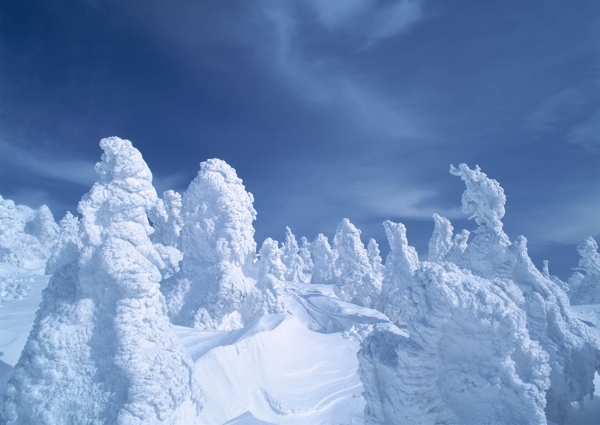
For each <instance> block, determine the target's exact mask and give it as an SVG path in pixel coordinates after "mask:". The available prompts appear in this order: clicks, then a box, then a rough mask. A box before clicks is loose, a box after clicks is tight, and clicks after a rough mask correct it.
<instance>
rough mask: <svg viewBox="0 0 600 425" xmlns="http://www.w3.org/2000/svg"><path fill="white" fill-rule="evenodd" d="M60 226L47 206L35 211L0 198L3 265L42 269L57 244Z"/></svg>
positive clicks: (0, 240)
mask: <svg viewBox="0 0 600 425" xmlns="http://www.w3.org/2000/svg"><path fill="white" fill-rule="evenodd" d="M57 235H58V226H57V224H56V223H55V222H54V218H53V217H52V213H51V212H50V210H49V209H48V207H47V206H45V205H42V206H41V207H40V208H39V209H37V210H33V209H31V208H29V207H27V206H25V205H15V203H14V202H13V201H11V200H9V199H4V198H2V196H0V262H2V263H8V264H12V265H15V266H19V267H24V268H33V269H35V268H39V267H40V264H41V263H43V262H44V261H46V260H47V259H48V257H49V256H50V250H51V249H52V246H53V245H54V243H55V242H56V238H57Z"/></svg>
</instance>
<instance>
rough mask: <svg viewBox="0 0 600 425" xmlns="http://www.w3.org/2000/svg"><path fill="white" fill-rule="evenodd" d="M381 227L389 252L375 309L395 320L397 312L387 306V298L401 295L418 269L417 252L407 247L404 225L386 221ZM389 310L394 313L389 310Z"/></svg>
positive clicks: (390, 306) (391, 306)
mask: <svg viewBox="0 0 600 425" xmlns="http://www.w3.org/2000/svg"><path fill="white" fill-rule="evenodd" d="M383 227H384V228H385V234H386V235H387V238H388V242H389V244H390V252H389V254H388V255H387V258H386V260H385V277H384V279H383V285H382V290H381V296H380V298H379V301H378V303H377V309H379V310H380V311H383V312H386V310H387V312H386V314H388V316H391V317H390V318H391V319H392V320H395V319H397V313H398V312H397V311H395V310H396V309H395V307H394V306H393V305H389V304H390V303H389V298H390V296H391V295H392V293H393V292H398V293H399V294H401V293H402V291H403V290H404V289H405V288H406V287H407V285H408V283H409V282H410V279H411V278H412V276H413V275H414V274H415V271H416V270H417V269H418V268H419V264H420V262H419V255H418V254H417V250H416V249H415V248H413V247H412V246H410V245H408V239H407V237H406V227H405V226H404V224H402V223H394V222H392V221H389V220H386V221H385V222H384V223H383ZM392 304H395V303H393V302H392ZM390 308H392V310H393V311H394V313H392V312H391V311H390V310H389V309H390Z"/></svg>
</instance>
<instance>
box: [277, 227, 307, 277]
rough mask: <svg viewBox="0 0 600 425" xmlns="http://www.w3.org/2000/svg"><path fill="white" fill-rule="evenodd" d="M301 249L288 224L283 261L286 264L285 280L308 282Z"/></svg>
mask: <svg viewBox="0 0 600 425" xmlns="http://www.w3.org/2000/svg"><path fill="white" fill-rule="evenodd" d="M299 251H300V248H298V243H297V242H296V237H295V236H294V234H293V233H292V230H291V229H290V228H289V227H287V226H286V228H285V242H284V244H283V251H282V255H281V261H282V262H283V264H284V265H285V280H287V281H288V282H301V283H304V282H306V276H304V268H305V265H304V261H303V260H302V257H300V253H299Z"/></svg>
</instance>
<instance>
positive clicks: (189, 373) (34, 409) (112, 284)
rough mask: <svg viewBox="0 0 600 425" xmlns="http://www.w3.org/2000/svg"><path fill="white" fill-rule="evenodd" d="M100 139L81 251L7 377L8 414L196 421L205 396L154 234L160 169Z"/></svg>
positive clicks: (54, 281)
mask: <svg viewBox="0 0 600 425" xmlns="http://www.w3.org/2000/svg"><path fill="white" fill-rule="evenodd" d="M100 146H101V148H102V149H103V150H104V154H103V155H102V161H101V162H99V163H98V164H97V165H96V171H97V172H98V174H99V178H98V181H97V182H96V183H95V184H94V186H93V187H92V188H91V190H90V191H89V192H88V193H87V194H86V195H85V196H84V197H83V198H82V200H81V202H80V203H79V207H78V211H79V213H80V214H81V216H82V219H81V227H80V236H81V242H82V248H81V250H80V252H79V255H78V258H76V259H74V260H73V261H71V262H70V263H68V264H64V265H63V266H61V267H60V268H59V269H58V270H57V271H56V273H55V274H54V276H53V277H52V278H51V279H50V283H49V285H48V288H47V289H46V290H45V291H44V293H43V300H42V303H41V305H40V309H39V310H38V312H37V315H36V319H35V323H34V325H33V329H32V331H31V333H30V335H29V339H28V341H27V344H26V346H25V348H24V349H23V352H22V354H21V357H20V359H19V362H18V364H17V365H16V366H15V368H14V371H13V375H12V378H11V380H10V381H9V383H8V384H7V389H6V395H5V400H4V411H3V413H2V414H3V416H4V420H5V421H6V422H7V423H9V424H10V423H14V424H69V423H70V424H75V423H77V424H79V423H94V424H109V423H110V424H134V423H148V424H174V423H195V422H196V415H197V412H198V410H199V408H200V406H201V398H202V395H201V392H200V389H199V387H198V385H197V383H196V382H195V380H194V376H193V363H192V360H191V358H190V357H189V355H188V354H187V352H186V351H185V349H184V348H183V347H182V346H181V345H180V342H179V340H178V339H177V337H176V336H175V333H174V331H173V329H172V327H171V324H170V323H169V320H168V317H167V315H166V308H165V303H164V298H163V296H162V295H161V293H160V291H159V282H160V280H161V269H164V268H165V267H164V266H165V265H164V262H163V260H162V258H161V256H160V253H159V252H158V251H157V250H156V249H155V248H154V246H153V245H152V243H151V241H150V238H149V236H150V234H151V233H152V227H151V226H150V224H149V222H148V218H147V213H148V211H149V209H150V208H152V206H153V205H154V204H155V202H156V191H155V190H154V188H153V186H152V174H151V173H150V170H149V169H148V167H147V165H146V163H145V162H144V160H143V159H142V156H141V154H140V153H139V151H138V150H137V149H135V148H133V146H132V145H131V142H129V141H128V140H121V139H119V138H117V137H111V138H107V139H103V140H102V141H101V142H100ZM70 221H71V222H72V220H71V219H70ZM63 253H65V254H64V255H65V256H67V257H68V256H69V255H70V254H67V253H66V251H63ZM69 258H70V257H69ZM59 263H61V261H59Z"/></svg>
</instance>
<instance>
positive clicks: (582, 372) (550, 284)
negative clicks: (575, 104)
mask: <svg viewBox="0 0 600 425" xmlns="http://www.w3.org/2000/svg"><path fill="white" fill-rule="evenodd" d="M450 172H451V173H452V174H454V175H457V176H460V177H461V179H462V180H463V181H464V182H465V184H466V187H467V188H466V191H465V192H464V194H463V198H462V201H463V211H465V212H467V213H470V214H472V215H471V218H474V219H475V222H476V223H477V224H478V225H479V227H478V229H477V230H476V231H475V237H474V238H473V239H472V241H471V242H469V244H468V246H467V248H466V249H465V251H464V254H463V255H462V258H460V259H459V260H457V263H458V265H459V267H463V268H468V269H469V270H470V271H471V272H472V273H473V274H474V275H477V276H480V277H484V278H486V279H488V280H493V281H495V282H496V281H498V280H499V279H500V280H508V281H512V282H513V283H515V284H516V285H517V286H518V287H519V288H520V290H521V291H522V294H523V297H524V300H525V303H524V304H523V305H522V308H523V309H524V311H525V313H526V315H527V329H528V331H529V335H530V337H531V339H532V340H534V341H537V342H538V343H539V344H540V346H541V347H542V349H543V350H545V351H546V352H547V353H548V355H549V359H550V366H551V373H550V382H551V384H550V388H549V390H548V391H547V394H546V400H547V405H546V413H547V416H548V419H550V420H552V421H554V422H558V423H560V422H562V421H563V420H564V418H565V416H566V414H567V412H568V411H569V409H571V403H572V402H575V401H580V400H583V398H584V397H585V396H587V395H591V394H593V393H594V385H593V378H594V373H595V371H596V370H597V369H598V368H600V343H599V342H598V339H597V338H596V337H595V335H594V334H593V332H592V331H591V330H590V329H589V328H588V327H587V326H586V325H585V324H583V323H582V322H581V321H580V320H578V319H576V318H575V317H574V316H573V315H572V314H571V311H570V306H569V300H568V297H567V294H566V293H565V292H564V291H563V290H562V288H561V286H560V285H558V284H557V283H556V282H554V281H553V280H552V279H551V278H549V277H548V276H545V275H544V274H542V273H541V272H540V271H539V270H538V269H537V268H536V267H535V266H534V265H533V262H532V261H531V259H530V258H529V255H528V253H527V240H526V239H525V238H524V237H523V236H520V237H519V238H517V240H516V241H515V242H513V243H511V242H510V240H509V238H508V236H507V235H506V234H505V233H504V231H503V230H502V222H501V219H502V217H503V216H504V212H505V210H504V203H505V201H506V197H505V195H504V191H503V190H502V188H501V187H500V185H499V183H498V182H497V181H495V180H492V179H490V178H488V177H487V176H486V175H485V174H484V173H483V172H481V170H480V169H479V167H476V168H475V169H474V170H471V169H469V167H467V166H466V165H465V164H461V165H460V166H459V167H458V168H454V167H451V170H450Z"/></svg>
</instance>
